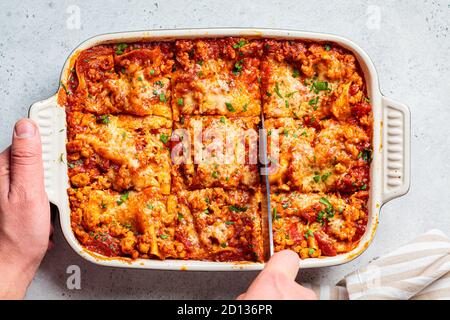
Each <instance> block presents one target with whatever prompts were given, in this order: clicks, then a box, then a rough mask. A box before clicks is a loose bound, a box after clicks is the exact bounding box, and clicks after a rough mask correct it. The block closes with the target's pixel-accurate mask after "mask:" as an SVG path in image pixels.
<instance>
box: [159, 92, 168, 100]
mask: <svg viewBox="0 0 450 320" xmlns="http://www.w3.org/2000/svg"><path fill="white" fill-rule="evenodd" d="M159 101H161V102H167V99H166V95H165V94H164V93H161V94H160V95H159Z"/></svg>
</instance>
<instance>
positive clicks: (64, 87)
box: [61, 82, 72, 95]
mask: <svg viewBox="0 0 450 320" xmlns="http://www.w3.org/2000/svg"><path fill="white" fill-rule="evenodd" d="M61 87H63V89H64V91H65V92H66V94H67V95H71V94H72V92H70V91H69V90H68V89H67V87H66V85H65V84H64V83H62V82H61Z"/></svg>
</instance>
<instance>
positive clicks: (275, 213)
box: [273, 208, 280, 220]
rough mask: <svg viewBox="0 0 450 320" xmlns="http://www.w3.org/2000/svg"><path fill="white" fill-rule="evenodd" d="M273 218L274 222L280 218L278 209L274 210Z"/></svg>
mask: <svg viewBox="0 0 450 320" xmlns="http://www.w3.org/2000/svg"><path fill="white" fill-rule="evenodd" d="M273 218H274V220H278V219H279V218H280V216H279V215H278V212H277V208H273Z"/></svg>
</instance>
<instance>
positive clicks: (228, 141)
mask: <svg viewBox="0 0 450 320" xmlns="http://www.w3.org/2000/svg"><path fill="white" fill-rule="evenodd" d="M259 122H260V119H259V117H240V118H227V117H225V116H220V117H199V116H193V117H190V116H187V117H186V118H184V119H183V121H182V122H178V123H175V124H174V133H173V140H174V141H172V160H173V163H174V164H173V166H172V184H173V189H174V190H184V189H188V190H192V189H201V188H210V187H222V188H227V189H232V188H242V189H255V188H258V187H259V172H258V124H259Z"/></svg>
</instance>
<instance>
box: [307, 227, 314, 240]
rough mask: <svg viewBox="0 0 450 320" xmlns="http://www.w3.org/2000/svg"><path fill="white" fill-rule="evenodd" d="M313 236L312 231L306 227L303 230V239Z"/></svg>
mask: <svg viewBox="0 0 450 320" xmlns="http://www.w3.org/2000/svg"><path fill="white" fill-rule="evenodd" d="M313 236H314V233H313V232H312V231H311V230H309V229H308V230H307V231H306V232H305V239H308V238H309V237H313Z"/></svg>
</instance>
